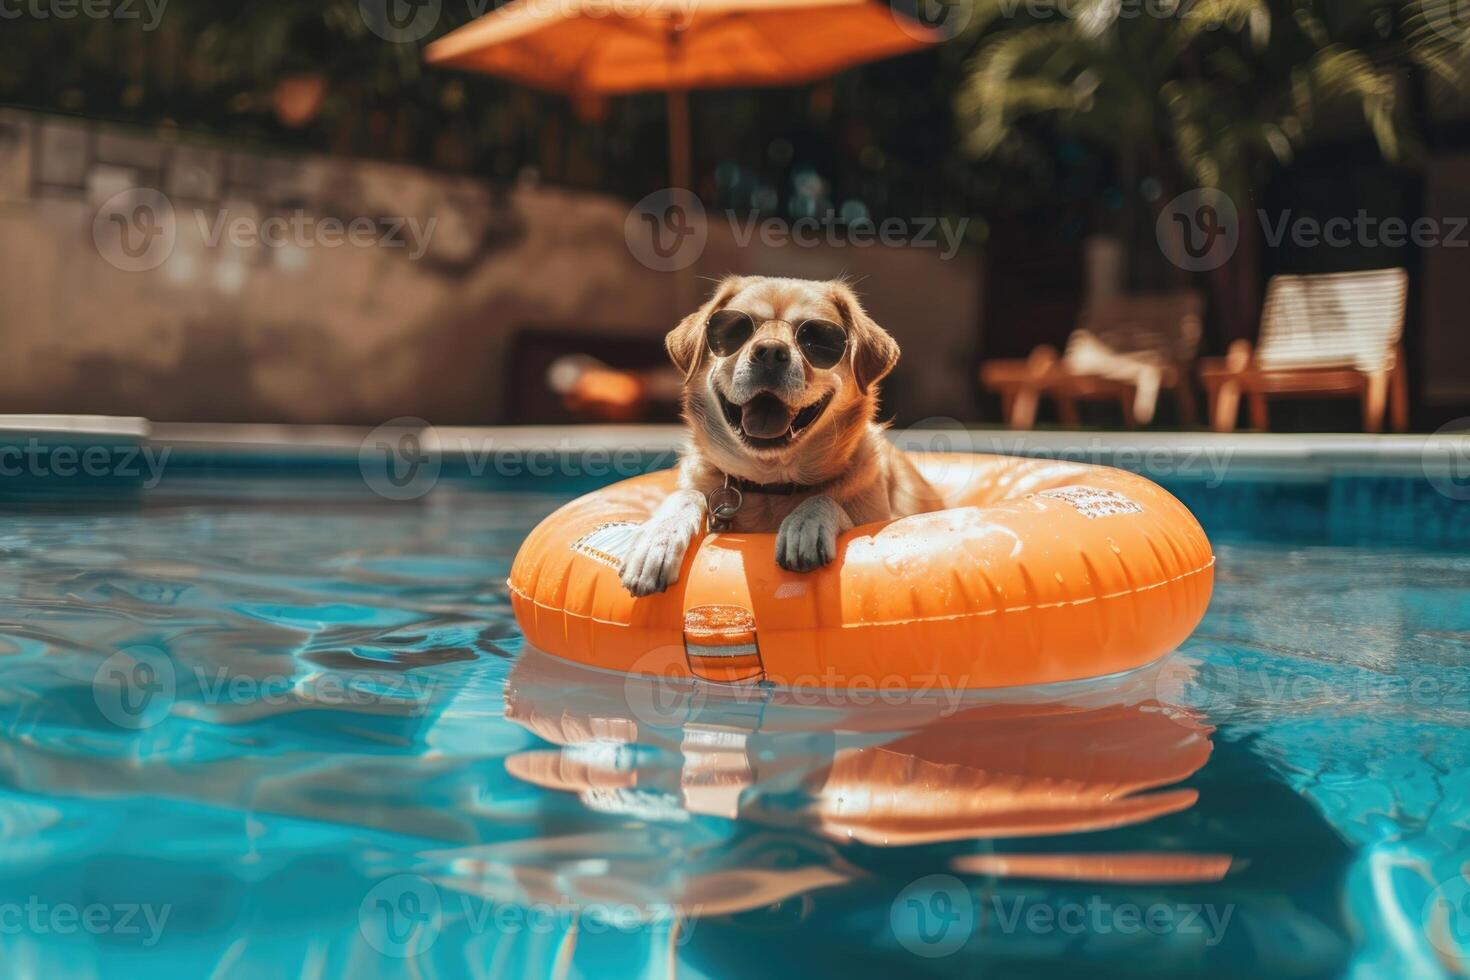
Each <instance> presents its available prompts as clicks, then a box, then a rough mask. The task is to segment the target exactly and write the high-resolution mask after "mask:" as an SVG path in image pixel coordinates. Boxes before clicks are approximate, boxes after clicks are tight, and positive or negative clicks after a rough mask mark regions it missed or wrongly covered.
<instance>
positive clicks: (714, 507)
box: [705, 484, 745, 532]
mask: <svg viewBox="0 0 1470 980" xmlns="http://www.w3.org/2000/svg"><path fill="white" fill-rule="evenodd" d="M705 499H706V500H708V502H709V529H710V531H711V532H715V531H728V530H730V525H731V523H732V522H734V520H735V515H736V514H738V513H740V505H741V504H743V503H745V498H744V497H743V496H741V494H740V491H739V490H737V489H735V488H734V487H732V486H730V485H728V484H726V485H725V486H723V487H716V488H715V489H713V490H711V491H710V492H709V494H708V495H707V496H706V498H705Z"/></svg>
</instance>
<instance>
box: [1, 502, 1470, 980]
mask: <svg viewBox="0 0 1470 980" xmlns="http://www.w3.org/2000/svg"><path fill="white" fill-rule="evenodd" d="M228 489H229V491H230V493H229V494H226V493H224V492H222V491H221V488H219V487H215V486H204V487H199V488H194V491H197V492H193V491H191V492H189V493H186V492H185V491H183V490H179V489H175V490H173V491H171V492H170V493H168V494H163V493H160V494H157V495H155V496H153V497H150V498H148V499H149V502H148V504H147V506H144V507H137V508H129V509H120V510H114V511H108V510H102V509H93V510H85V511H80V512H75V513H61V512H46V513H41V512H37V513H16V512H12V513H11V514H10V515H8V516H5V517H0V556H3V559H4V560H3V562H0V595H3V596H5V597H6V598H4V599H3V600H0V670H3V671H4V681H5V683H4V684H3V685H0V717H3V723H4V738H3V742H0V767H3V773H4V782H3V788H0V855H3V867H4V871H5V873H4V875H3V877H0V949H3V952H4V957H5V962H6V963H7V964H8V966H9V968H11V969H13V970H14V971H16V972H18V973H26V972H34V973H37V974H39V975H47V976H60V975H68V976H77V977H94V976H95V977H104V976H133V975H142V976H148V977H150V978H171V977H191V978H192V977H199V976H214V977H259V976H298V975H317V974H318V973H320V974H321V975H344V974H347V973H349V972H350V975H353V976H393V977H397V976H403V977H419V976H427V977H450V976H520V975H525V976H540V975H558V974H560V975H569V976H579V975H581V976H619V977H623V976H663V975H667V974H668V973H670V972H671V971H672V970H675V969H677V972H678V973H679V975H681V976H700V975H704V976H754V975H767V976H792V977H806V976H819V975H828V974H831V973H832V972H834V971H836V972H845V973H849V974H852V975H872V976H892V975H910V974H915V973H923V974H926V975H927V974H932V975H944V976H966V977H970V976H977V975H985V974H987V973H990V972H998V973H1003V974H1006V975H1014V974H1018V973H1019V974H1027V973H1035V974H1036V975H1038V976H1040V975H1046V976H1052V975H1057V974H1058V973H1059V972H1066V971H1068V970H1069V969H1078V970H1082V969H1085V970H1088V971H1091V972H1093V973H1097V974H1104V975H1111V974H1118V975H1128V976H1137V975H1178V974H1181V973H1189V974H1200V975H1207V974H1218V975H1239V974H1241V973H1242V972H1250V973H1255V974H1258V975H1261V976H1273V975H1287V974H1290V975H1293V976H1317V975H1336V974H1341V973H1343V972H1351V971H1361V972H1363V973H1364V974H1369V973H1380V974H1382V973H1385V972H1387V973H1393V974H1399V975H1409V974H1411V973H1421V974H1429V975H1432V974H1433V973H1434V972H1436V971H1439V972H1451V971H1453V970H1455V969H1462V968H1464V967H1465V965H1466V963H1467V960H1466V958H1465V957H1466V956H1467V952H1470V950H1467V941H1470V901H1466V900H1465V897H1466V894H1467V888H1466V886H1465V883H1464V878H1463V876H1462V874H1463V873H1462V870H1461V866H1462V864H1463V863H1464V862H1465V860H1466V858H1467V855H1470V735H1467V727H1470V726H1467V722H1470V668H1467V665H1466V658H1465V654H1466V651H1467V649H1470V559H1467V558H1466V557H1464V556H1463V555H1459V554H1452V553H1448V552H1432V551H1427V550H1426V551H1414V550H1375V549H1368V548H1351V547H1340V546H1328V545H1323V544H1308V543H1292V542H1289V541H1275V542H1273V543H1269V544H1265V543H1249V542H1242V543H1232V544H1228V545H1222V546H1221V547H1220V549H1219V565H1218V569H1219V576H1218V583H1217V587H1216V596H1215V601H1214V604H1213V606H1212V608H1211V611H1210V613H1209V615H1208V616H1207V618H1206V620H1205V622H1204V623H1203V625H1202V626H1201V627H1200V629H1199V631H1198V633H1197V634H1196V635H1195V637H1194V638H1192V639H1191V640H1190V641H1189V642H1188V643H1187V644H1186V645H1185V647H1184V649H1183V650H1182V651H1181V652H1180V653H1179V654H1177V655H1176V656H1175V657H1173V658H1171V659H1169V660H1168V661H1166V662H1164V663H1162V664H1159V665H1155V666H1154V667H1151V668H1148V669H1145V670H1142V671H1138V672H1135V673H1133V674H1130V675H1127V676H1124V677H1118V678H1109V679H1106V680H1103V681H1098V682H1091V683H1085V684H1077V685H1067V686H1064V687H1060V688H1054V689H1051V690H1047V691H1041V690H1031V691H1024V692H1007V693H1006V694H1004V695H994V694H991V695H985V696H973V695H971V696H962V695H959V694H957V693H956V692H952V691H944V690H935V691H932V692H926V694H925V695H924V696H922V697H917V698H916V697H912V696H911V697H907V698H905V699H902V700H903V703H898V700H897V699H893V698H886V699H885V697H884V696H882V695H880V694H879V693H877V692H867V694H854V695H849V696H845V697H841V698H833V697H825V696H824V697H817V696H815V695H814V694H813V693H812V692H807V693H805V694H800V693H794V692H784V693H782V692H774V691H770V690H764V689H753V690H745V691H739V690H731V689H722V688H715V687H710V686H687V685H681V684H670V683H660V682H652V681H643V680H627V679H624V678H620V677H616V676H611V675H607V674H603V673H600V672H597V671H590V670H586V669H582V668H578V667H575V666H572V665H569V664H566V663H563V662H561V661H558V660H555V659H554V658H551V657H548V656H546V655H544V654H541V653H539V652H536V651H528V650H525V649H523V643H522V640H521V637H520V633H519V631H518V630H517V628H516V626H515V623H514V621H513V619H512V618H511V616H510V610H509V605H508V602H507V598H506V594H505V588H504V579H505V576H506V574H507V571H508V569H509V564H510V561H511V558H512V557H513V555H514V553H515V549H516V548H517V546H518V545H519V543H520V541H521V540H522V538H523V537H524V536H525V534H526V533H527V531H528V530H529V529H530V528H531V527H532V526H533V525H534V524H535V523H536V521H538V520H539V519H540V518H541V517H542V516H544V515H545V514H546V513H548V512H549V511H550V510H551V509H552V508H554V507H555V506H556V505H557V504H559V503H560V502H562V500H563V499H564V498H561V497H553V496H529V495H515V494H496V493H488V492H478V491H472V490H469V489H465V488H457V487H454V486H447V487H441V488H440V489H439V490H438V491H436V492H435V493H434V494H433V495H431V496H430V497H428V498H425V499H424V500H423V501H420V502H418V503H411V504H396V505H392V504H386V503H382V502H376V501H373V500H371V499H365V498H364V497H363V495H362V494H361V493H355V494H354V493H347V492H346V491H345V490H343V491H342V492H340V493H339V492H338V490H337V489H336V488H333V487H331V486H326V485H323V486H318V487H315V488H312V489H311V492H304V491H303V489H302V488H301V487H299V486H292V485H291V483H290V481H285V482H272V481H265V480H260V481H257V482H256V483H255V484H252V485H250V486H249V487H244V488H242V487H241V486H239V485H233V486H231V487H229V488H228ZM204 491H208V492H207V493H206V492H204ZM901 655H902V653H901V651H896V652H895V656H901ZM915 702H918V703H915Z"/></svg>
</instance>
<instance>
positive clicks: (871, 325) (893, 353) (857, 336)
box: [830, 282, 898, 394]
mask: <svg viewBox="0 0 1470 980" xmlns="http://www.w3.org/2000/svg"><path fill="white" fill-rule="evenodd" d="M830 298H831V300H832V305H833V306H835V307H837V312H838V313H839V314H840V315H841V316H842V322H843V325H844V326H846V327H847V337H848V355H849V356H850V357H851V358H852V377H853V380H854V381H856V382H857V386H858V391H860V392H862V393H864V394H866V393H867V391H868V389H869V388H871V387H872V386H873V385H875V384H877V383H878V382H879V381H882V380H883V378H884V377H886V376H887V374H888V372H889V371H892V370H893V366H894V365H895V364H897V363H898V342H897V341H895V340H894V339H893V338H892V337H890V336H889V335H888V331H887V330H884V329H883V328H882V327H880V326H878V324H877V322H876V321H874V319H873V318H872V317H870V316H868V313H867V311H866V310H864V309H863V304H862V303H860V302H858V298H857V294H856V293H854V292H853V291H852V289H851V288H849V287H848V285H847V284H846V283H844V282H834V283H833V284H832V292H831V296H830Z"/></svg>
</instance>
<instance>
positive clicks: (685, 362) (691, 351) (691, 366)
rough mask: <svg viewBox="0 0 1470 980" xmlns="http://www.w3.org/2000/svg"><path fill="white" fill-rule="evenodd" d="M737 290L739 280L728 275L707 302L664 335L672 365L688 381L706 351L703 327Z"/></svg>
mask: <svg viewBox="0 0 1470 980" xmlns="http://www.w3.org/2000/svg"><path fill="white" fill-rule="evenodd" d="M739 291H740V279H739V277H737V276H727V277H725V278H724V279H723V280H721V282H720V284H719V285H718V286H716V287H715V292H714V295H713V296H711V297H710V299H709V302H707V303H705V304H704V305H703V306H701V307H700V308H699V309H697V310H695V311H694V312H693V313H691V314H689V315H688V316H686V317H685V318H684V319H682V320H680V321H679V325H678V326H677V327H675V328H674V329H673V330H670V331H669V335H668V336H667V337H665V338H664V349H665V350H667V351H668V352H669V360H671V361H673V362H674V367H676V368H678V369H679V373H680V374H681V375H683V376H684V380H685V381H686V382H687V381H688V380H689V379H690V378H692V377H694V375H695V372H697V371H698V370H699V366H700V365H701V364H703V363H704V356H705V353H706V352H707V351H708V349H709V348H708V347H707V346H706V345H705V342H704V327H705V324H707V323H708V322H709V318H710V317H711V316H713V315H714V312H715V310H718V309H719V308H720V307H722V306H724V305H725V304H726V303H727V302H729V301H730V297H731V296H734V295H735V294H736V293H737V292H739Z"/></svg>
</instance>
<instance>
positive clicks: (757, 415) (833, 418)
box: [622, 277, 944, 596]
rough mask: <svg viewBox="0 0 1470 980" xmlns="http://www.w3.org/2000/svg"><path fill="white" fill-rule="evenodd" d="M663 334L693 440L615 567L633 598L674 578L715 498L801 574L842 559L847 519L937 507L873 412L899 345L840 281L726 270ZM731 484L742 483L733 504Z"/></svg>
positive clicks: (724, 512)
mask: <svg viewBox="0 0 1470 980" xmlns="http://www.w3.org/2000/svg"><path fill="white" fill-rule="evenodd" d="M665 343H666V345H667V347H668V350H669V356H670V357H671V358H673V361H674V364H675V366H676V367H678V369H679V370H680V371H681V372H683V374H684V418H685V420H686V421H687V422H688V424H689V428H690V435H691V439H690V445H689V448H688V450H687V451H686V452H685V454H684V457H683V460H682V462H681V463H680V468H679V487H680V489H679V490H678V491H676V492H675V493H673V494H672V495H670V496H669V498H668V499H667V500H665V501H664V502H663V504H661V505H660V506H659V508H658V509H657V510H656V511H655V512H654V514H653V517H652V518H650V519H649V521H648V522H647V523H645V524H644V525H642V526H641V527H640V528H639V529H638V531H637V532H636V533H635V535H634V537H633V542H632V544H631V546H630V547H629V549H628V552H627V556H626V558H625V560H624V562H623V568H622V581H623V585H624V587H625V588H627V590H628V591H629V592H631V593H632V594H633V595H635V596H643V595H651V594H652V593H655V592H662V591H664V590H665V589H667V588H668V587H669V586H670V585H673V584H674V583H675V582H677V581H678V580H679V570H680V567H681V566H682V565H683V563H684V555H685V553H686V551H687V550H688V548H689V543H690V542H691V541H692V540H693V539H694V538H695V536H696V535H698V534H699V533H700V532H701V531H703V530H704V529H705V526H706V520H707V517H708V515H709V505H710V500H711V497H710V495H711V494H715V497H714V501H715V503H716V504H717V505H718V504H724V505H726V506H724V507H719V506H717V508H716V510H717V513H716V515H715V516H716V519H717V520H718V519H719V518H721V517H724V518H726V519H727V522H728V527H727V528H726V529H728V530H731V531H744V532H770V531H775V532H776V561H777V563H778V564H780V566H781V567H782V568H785V569H789V570H791V571H799V572H805V571H810V570H812V569H814V568H819V567H821V566H822V565H825V564H827V563H828V562H830V561H831V560H832V559H833V558H834V557H836V555H837V535H838V534H840V533H841V532H843V531H845V530H847V529H849V528H851V527H853V526H854V525H857V524H866V523H869V522H871V521H883V520H889V519H891V518H894V517H904V516H907V515H909V514H918V513H924V512H926V511H931V510H938V509H940V508H942V507H943V506H944V503H943V501H942V500H941V499H940V497H939V494H938V493H937V491H935V490H934V488H932V487H931V486H930V485H929V484H928V483H927V482H925V480H924V478H923V477H922V476H920V475H919V472H918V470H917V469H915V467H914V465H913V464H912V463H911V462H910V461H909V459H908V458H907V457H906V456H904V454H903V453H902V452H900V451H899V450H897V449H895V448H894V447H893V446H892V445H891V444H890V443H889V442H888V440H887V439H885V438H883V434H882V428H881V427H880V426H879V425H877V424H876V423H875V422H874V421H873V416H874V414H875V412H876V411H877V404H878V402H877V393H876V391H875V389H874V385H876V384H877V382H878V381H879V380H880V379H881V378H883V377H884V376H885V375H887V374H888V372H889V371H891V370H893V365H894V364H895V363H896V362H897V361H898V344H897V343H895V342H894V340H893V338H892V337H890V336H889V335H888V333H887V332H886V331H884V330H883V328H882V327H880V326H878V324H876V323H874V322H873V320H872V319H871V318H870V317H869V316H868V315H867V314H866V313H865V312H863V308H862V304H860V303H859V302H858V299H857V297H856V296H855V295H854V294H853V292H852V290H851V289H849V288H848V286H847V285H846V284H845V283H842V282H813V281H809V280H805V279H768V278H764V277H731V278H728V279H726V280H724V281H723V282H721V283H720V285H719V286H718V287H717V288H716V290H715V293H714V296H713V297H712V298H711V299H710V301H709V302H708V303H706V304H705V305H704V306H703V307H701V308H700V309H699V310H698V311H696V312H695V313H692V314H690V315H689V316H687V317H685V318H684V320H683V321H682V322H681V323H680V324H679V325H678V326H677V327H675V328H674V330H673V332H671V333H670V334H669V335H668V338H667V340H666V342H665ZM726 487H730V488H733V489H734V490H736V491H739V493H738V496H739V498H740V501H739V507H738V509H735V510H733V513H731V509H732V508H731V507H730V505H732V504H733V503H734V502H735V499H736V496H737V495H736V494H734V493H731V492H730V491H729V490H726V489H723V488H726ZM717 491H718V492H717Z"/></svg>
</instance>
